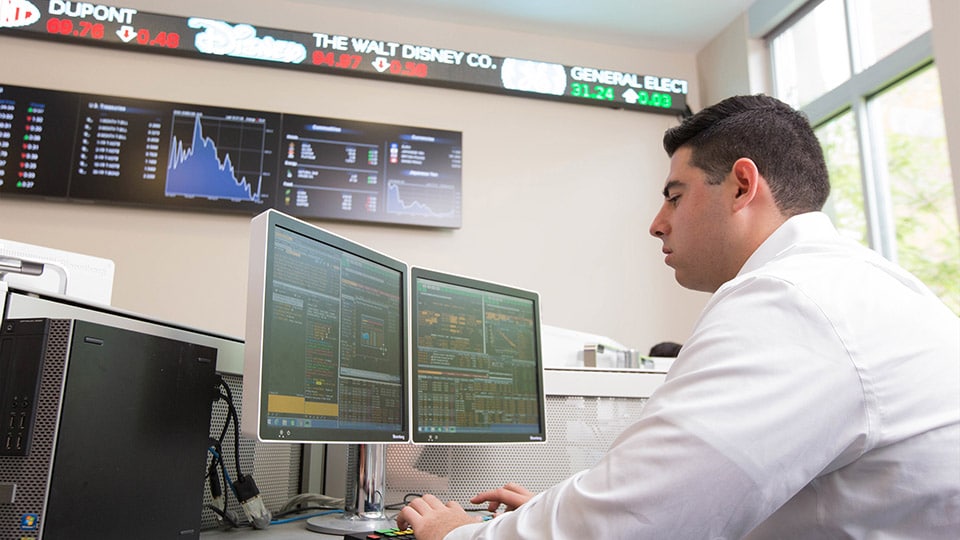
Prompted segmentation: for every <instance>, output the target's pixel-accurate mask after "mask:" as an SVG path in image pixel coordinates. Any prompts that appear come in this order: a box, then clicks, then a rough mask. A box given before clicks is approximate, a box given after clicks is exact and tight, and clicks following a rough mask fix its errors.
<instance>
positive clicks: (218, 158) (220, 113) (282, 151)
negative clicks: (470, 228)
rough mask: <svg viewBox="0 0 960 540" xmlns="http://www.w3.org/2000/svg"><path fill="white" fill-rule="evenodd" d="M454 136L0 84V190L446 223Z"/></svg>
mask: <svg viewBox="0 0 960 540" xmlns="http://www.w3.org/2000/svg"><path fill="white" fill-rule="evenodd" d="M461 141H462V134H461V133H460V132H456V131H448V130H439V129H433V128H424V127H414V126H400V125H389V124H380V123H375V122H361V121H355V120H346V119H338V118H322V117H312V116H303V115H293V114H283V113H274V112H266V111H256V110H250V109H238V108H228V107H215V106H208V105H192V104H184V103H168V102H164V101H155V100H144V99H134V98H125V97H118V96H104V95H93V94H77V93H72V92H63V91H57V90H47V89H41V88H31V87H22V86H13V85H4V84H2V83H0V194H2V195H14V196H32V197H43V198H47V199H58V198H60V199H66V200H84V201H94V202H106V203H118V204H133V205H139V206H151V207H159V208H167V209H176V210H199V211H206V210H214V211H227V212H243V213H247V214H258V213H260V212H262V211H264V210H267V209H271V208H272V209H277V210H281V211H283V212H284V213H287V214H289V215H292V216H296V217H301V218H318V219H335V220H343V221H364V222H377V223H397V224H403V225H415V226H427V227H446V228H455V227H459V226H460V224H461V205H462V203H461V193H462V190H461V161H462V158H461V153H462V148H461Z"/></svg>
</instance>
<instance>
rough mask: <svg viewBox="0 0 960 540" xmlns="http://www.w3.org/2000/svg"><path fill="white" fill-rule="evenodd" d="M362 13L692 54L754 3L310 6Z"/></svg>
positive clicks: (492, 1)
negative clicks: (385, 14) (332, 7)
mask: <svg viewBox="0 0 960 540" xmlns="http://www.w3.org/2000/svg"><path fill="white" fill-rule="evenodd" d="M313 1H319V2H322V3H323V4H325V5H334V6H339V7H344V8H349V9H353V10H360V11H373V12H377V13H389V14H395V15H404V16H410V17H416V18H423V19H432V20H438V21H444V22H453V23H460V24H471V25H476V26H487V27H493V28H500V29H504V30H512V31H519V32H527V33H532V34H542V35H549V36H567V37H571V38H575V39H579V40H585V41H596V42H600V43H606V44H611V45H623V46H630V47H640V48H651V49H659V50H671V51H679V52H690V53H695V52H697V51H699V50H700V49H701V48H703V46H704V45H706V44H707V43H709V42H710V40H712V39H713V38H714V37H715V36H717V35H718V34H719V33H720V32H721V31H722V30H723V29H724V28H725V27H726V26H727V25H729V24H730V23H731V22H733V20H734V19H736V18H737V16H739V15H740V14H741V13H743V12H744V11H746V10H747V8H749V7H750V4H752V3H753V1H754V0H313Z"/></svg>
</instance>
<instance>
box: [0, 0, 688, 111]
mask: <svg viewBox="0 0 960 540" xmlns="http://www.w3.org/2000/svg"><path fill="white" fill-rule="evenodd" d="M0 34H8V35H15V36H23V37H35V38H43V39H50V40H55V41H63V42H68V43H82V44H88V45H102V46H108V47H113V48H119V49H126V50H139V51H144V52H153V53H166V54H176V55H180V56H189V57H192V58H201V59H207V60H225V61H239V62H246V63H253V64H260V65H272V66H276V67H284V68H289V69H297V70H302V71H313V72H319V73H330V74H338V75H348V76H357V77H367V78H375V79H382V80H390V81H401V82H408V83H415V84H426V85H434V86H445V87H452V88H460V89H464V90H476V91H484V92H493V93H499V94H506V95H514V96H526V97H534V98H540V99H549V100H558V101H566V102H571V103H581V104H588V105H600V106H604V107H613V108H622V109H625V110H634V111H645V112H654V113H664V114H672V115H676V114H683V113H684V112H685V111H686V97H687V92H688V84H687V81H686V80H683V79H678V78H673V77H662V76H658V75H650V74H638V73H630V72H623V71H617V70H611V69H600V68H594V67H588V66H568V65H563V64H557V63H551V62H540V61H535V60H526V59H520V58H510V57H499V56H491V55H489V54H484V53H479V52H471V51H459V50H455V49H449V48H438V47H433V46H424V45H414V44H408V43H399V42H394V41H388V40H378V39H369V38H362V37H353V36H344V35H337V34H330V33H322V32H293V31H287V30H278V29H273V28H258V27H256V26H253V25H250V24H243V23H231V22H227V21H223V20H218V19H208V18H201V17H178V16H172V15H162V14H156V13H147V12H143V11H139V10H136V9H131V8H123V7H115V6H110V5H106V4H95V3H89V2H71V1H66V0H2V1H0Z"/></svg>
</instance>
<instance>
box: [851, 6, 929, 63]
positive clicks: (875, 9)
mask: <svg viewBox="0 0 960 540" xmlns="http://www.w3.org/2000/svg"><path fill="white" fill-rule="evenodd" d="M849 1H850V6H851V11H852V13H851V15H852V17H851V20H852V21H855V22H856V24H857V35H858V38H857V43H858V44H859V48H860V51H859V58H860V66H859V70H863V69H866V68H868V67H870V66H871V65H873V64H874V63H875V62H876V61H877V60H880V59H881V58H883V57H885V56H887V55H888V54H890V53H892V52H893V51H895V50H897V49H898V48H900V47H902V46H904V45H906V44H907V43H909V42H910V41H911V40H913V39H914V38H917V37H919V36H920V35H921V34H923V33H924V32H927V31H928V30H930V27H931V24H930V4H929V2H927V1H925V0H924V1H914V2H904V1H903V0H849Z"/></svg>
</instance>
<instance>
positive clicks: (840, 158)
mask: <svg viewBox="0 0 960 540" xmlns="http://www.w3.org/2000/svg"><path fill="white" fill-rule="evenodd" d="M816 132H817V138H819V139H820V145H821V146H822V147H823V157H824V158H825V159H826V161H827V171H828V172H829V173H830V198H829V199H828V200H827V204H826V206H825V208H824V210H825V211H826V212H827V213H828V214H830V217H831V218H832V220H833V223H834V224H835V225H836V226H837V229H838V230H839V231H840V233H841V234H843V235H844V236H846V237H848V238H851V239H853V240H856V241H857V242H860V243H862V244H863V245H866V246H868V245H869V240H868V238H867V216H866V212H865V211H864V208H865V206H864V204H863V174H862V173H861V169H860V149H859V145H858V144H857V127H856V123H855V122H854V118H853V113H852V112H850V111H847V112H845V113H843V114H842V115H840V116H837V117H836V118H833V119H832V120H830V121H828V122H827V123H825V124H823V125H821V126H820V127H818V128H817V130H816Z"/></svg>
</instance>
